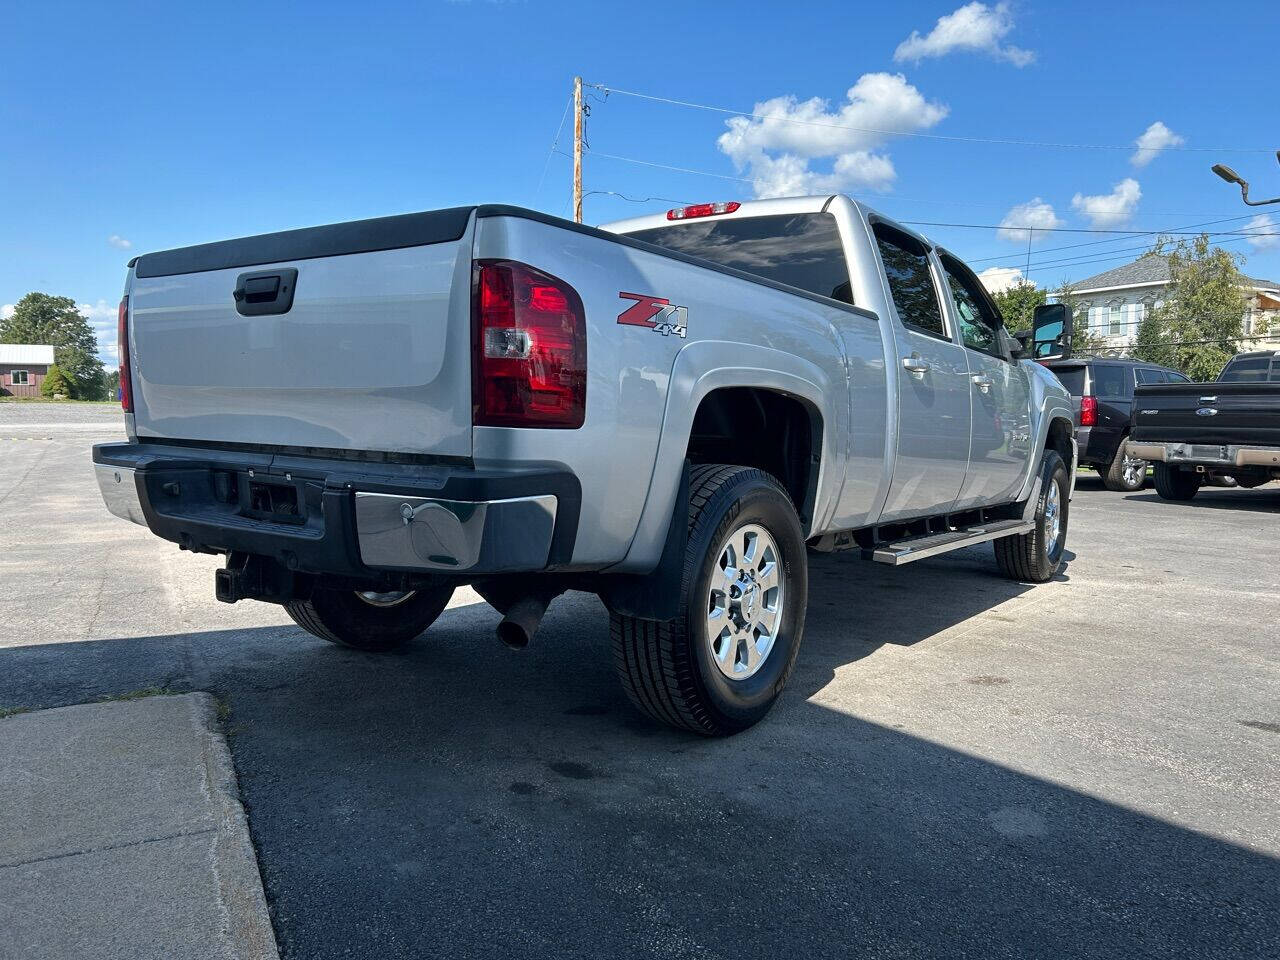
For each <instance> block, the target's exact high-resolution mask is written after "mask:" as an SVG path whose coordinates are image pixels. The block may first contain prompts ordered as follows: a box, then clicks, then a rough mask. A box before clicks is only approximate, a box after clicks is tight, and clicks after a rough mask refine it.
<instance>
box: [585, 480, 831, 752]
mask: <svg viewBox="0 0 1280 960" xmlns="http://www.w3.org/2000/svg"><path fill="white" fill-rule="evenodd" d="M807 563H808V561H807V556H806V554H805V544H804V535H803V532H802V531H801V529H800V520H799V518H798V517H797V516H796V511H795V507H794V506H793V505H792V503H791V499H790V498H789V497H788V496H787V493H786V491H785V490H783V489H782V487H781V486H780V485H779V484H778V481H777V480H775V479H774V478H773V477H772V476H770V475H769V474H767V473H765V472H764V471H762V470H756V469H752V468H749V467H734V466H723V465H718V464H710V465H700V466H697V467H694V468H693V471H692V473H691V475H690V488H689V539H688V545H687V546H686V548H685V557H684V572H683V576H682V578H681V588H680V614H679V616H677V617H676V618H675V619H674V620H666V621H660V622H659V621H653V620H642V619H639V618H637V617H626V616H621V615H619V614H612V615H611V618H610V619H611V623H610V627H611V631H612V635H613V654H614V663H615V666H616V667H617V670H618V676H619V678H620V679H621V680H622V686H623V688H624V689H625V690H626V693H627V696H628V697H629V698H630V699H631V702H632V703H633V704H635V706H636V707H637V708H639V709H640V710H641V711H643V712H644V713H646V714H648V715H649V716H650V717H653V718H654V719H655V720H660V721H661V722H663V723H666V724H669V725H671V726H673V727H680V728H683V729H685V730H692V731H694V732H696V733H701V734H706V735H708V736H725V735H727V734H731V733H736V732H738V731H740V730H745V729H746V728H747V727H750V726H751V725H752V724H754V723H757V722H758V721H759V720H760V719H761V718H763V717H764V715H765V714H766V713H768V712H769V709H770V708H771V707H772V706H773V705H774V703H775V702H776V701H777V699H778V696H779V694H781V692H782V688H783V686H784V685H785V684H786V682H787V678H788V677H789V676H790V675H791V669H792V667H793V666H794V665H795V661H796V654H797V653H798V652H799V649H800V636H801V633H802V631H803V629H804V614H805V605H806V603H807V602H808V565H807Z"/></svg>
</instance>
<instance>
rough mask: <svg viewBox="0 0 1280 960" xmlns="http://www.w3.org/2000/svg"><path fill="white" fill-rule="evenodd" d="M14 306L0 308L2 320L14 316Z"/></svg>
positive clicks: (9, 304) (5, 305)
mask: <svg viewBox="0 0 1280 960" xmlns="http://www.w3.org/2000/svg"><path fill="white" fill-rule="evenodd" d="M13 311H14V306H13V304H12V303H6V304H4V305H3V306H0V320H8V319H9V318H10V317H12V316H13Z"/></svg>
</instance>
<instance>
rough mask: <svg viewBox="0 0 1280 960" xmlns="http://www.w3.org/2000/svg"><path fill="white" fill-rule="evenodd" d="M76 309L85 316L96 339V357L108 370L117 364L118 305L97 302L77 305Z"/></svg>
mask: <svg viewBox="0 0 1280 960" xmlns="http://www.w3.org/2000/svg"><path fill="white" fill-rule="evenodd" d="M76 307H77V309H79V311H80V312H81V313H83V314H84V315H85V317H86V318H87V319H88V321H89V326H91V327H93V332H94V335H95V336H96V337H97V338H98V356H99V357H100V358H101V359H102V362H103V363H105V364H106V365H107V367H108V368H110V367H113V366H115V365H116V363H117V362H118V361H117V359H116V357H117V355H118V351H117V348H116V337H117V334H118V330H119V326H118V325H119V304H115V303H108V302H107V301H106V300H99V301H98V302H97V303H78V304H76Z"/></svg>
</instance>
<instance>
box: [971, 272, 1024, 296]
mask: <svg viewBox="0 0 1280 960" xmlns="http://www.w3.org/2000/svg"><path fill="white" fill-rule="evenodd" d="M978 279H979V280H981V281H982V285H983V286H984V287H986V288H987V292H988V293H1000V292H1001V291H1003V290H1008V289H1009V288H1010V287H1016V286H1018V285H1019V284H1021V283H1022V282H1023V279H1022V271H1021V270H1019V269H1018V268H1017V267H987V269H985V270H983V271H982V272H981V273H980V274H978Z"/></svg>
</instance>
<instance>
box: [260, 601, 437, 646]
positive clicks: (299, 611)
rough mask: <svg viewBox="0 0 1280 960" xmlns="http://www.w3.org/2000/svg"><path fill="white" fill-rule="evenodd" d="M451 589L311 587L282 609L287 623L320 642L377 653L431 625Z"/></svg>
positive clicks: (405, 641) (399, 643)
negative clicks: (382, 590) (290, 621)
mask: <svg viewBox="0 0 1280 960" xmlns="http://www.w3.org/2000/svg"><path fill="white" fill-rule="evenodd" d="M452 596H453V587H451V586H449V587H434V588H431V589H427V590H407V591H395V592H389V593H377V592H374V591H370V590H362V591H353V590H325V589H320V588H317V589H315V590H313V591H312V592H311V596H310V597H309V598H308V599H306V600H291V601H289V602H288V603H286V604H285V605H284V608H285V611H286V612H287V613H288V614H289V616H290V617H292V618H293V622H294V623H296V624H297V625H298V626H300V627H302V629H303V630H306V631H307V632H308V633H311V634H314V635H315V636H317V637H319V638H320V639H321V640H328V641H329V642H330V643H336V644H338V645H340V646H343V647H352V648H353V649H356V650H367V651H369V652H373V653H382V652H385V651H387V650H394V649H396V648H397V647H400V646H403V645H404V644H406V643H408V642H409V641H410V640H412V639H413V638H414V637H417V636H419V635H420V634H421V633H422V632H423V631H425V630H426V629H427V627H429V626H431V624H433V623H435V622H436V618H437V617H439V616H440V614H441V613H443V612H444V608H445V607H446V606H448V605H449V599H450V598H451V597H452Z"/></svg>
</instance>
